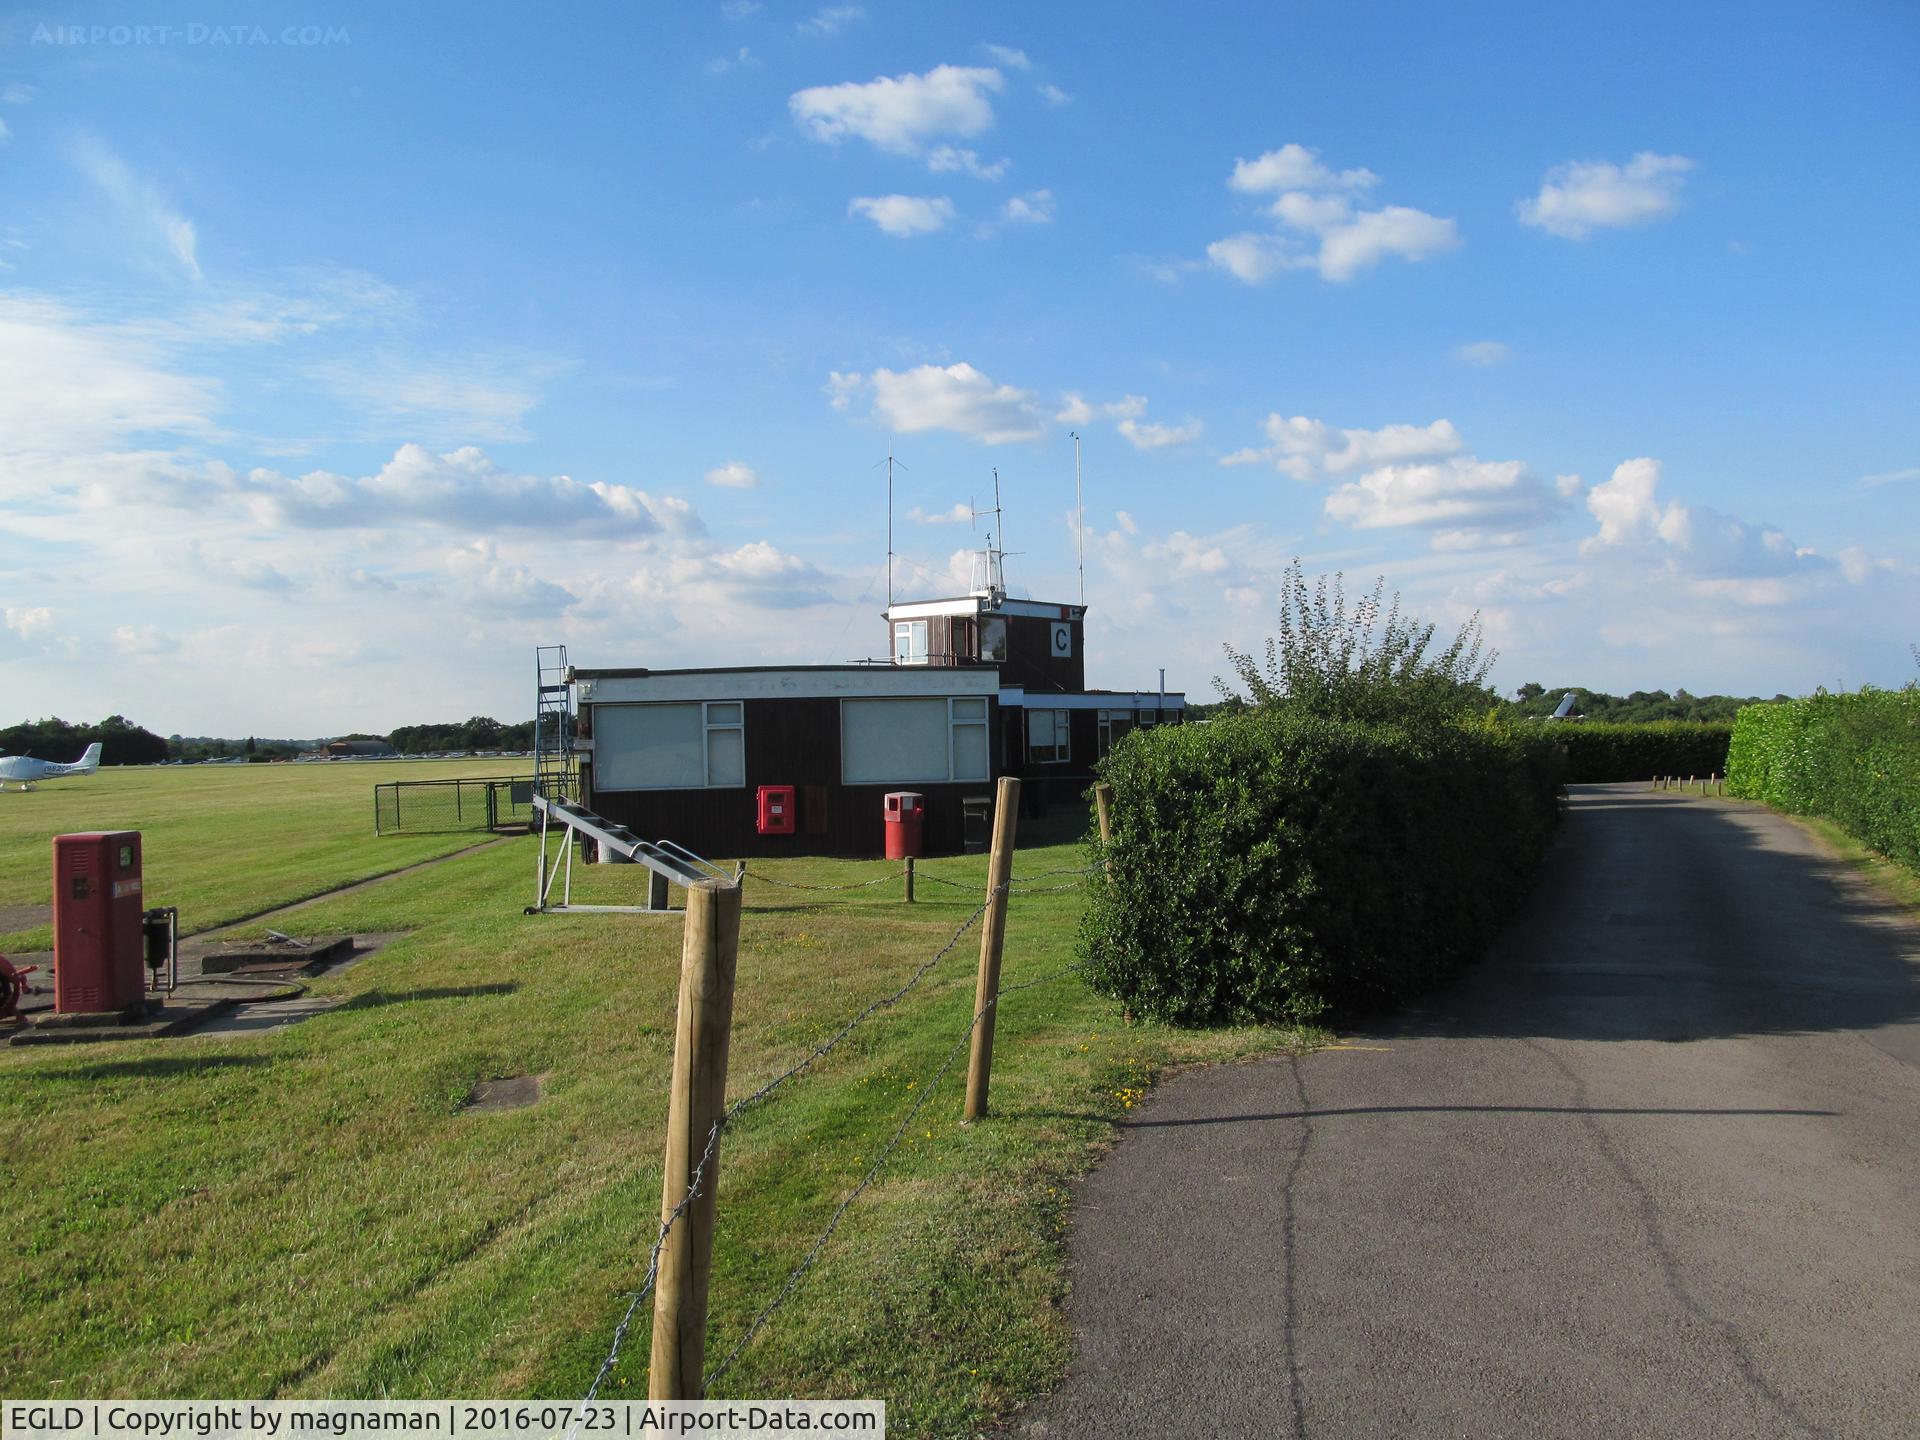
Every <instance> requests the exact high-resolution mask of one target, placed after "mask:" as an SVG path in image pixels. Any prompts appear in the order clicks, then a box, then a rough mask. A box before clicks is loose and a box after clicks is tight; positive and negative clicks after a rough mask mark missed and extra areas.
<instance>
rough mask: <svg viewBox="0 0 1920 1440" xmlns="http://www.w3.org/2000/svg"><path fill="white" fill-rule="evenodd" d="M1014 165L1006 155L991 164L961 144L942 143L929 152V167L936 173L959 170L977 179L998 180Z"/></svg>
mask: <svg viewBox="0 0 1920 1440" xmlns="http://www.w3.org/2000/svg"><path fill="white" fill-rule="evenodd" d="M1012 165H1013V162H1012V161H1011V160H1008V159H1006V158H1005V157H1004V156H1003V157H1002V158H1000V159H998V160H995V161H994V162H992V163H991V164H988V163H987V162H986V161H984V160H982V159H981V158H980V156H979V154H978V153H977V152H975V151H972V150H969V149H967V148H966V147H965V146H961V145H940V146H936V147H935V148H934V149H932V150H929V151H928V152H927V168H928V169H929V170H932V171H934V172H935V173H936V174H949V173H952V172H954V171H958V172H960V173H961V174H963V175H971V176H972V177H973V178H974V179H975V180H998V179H999V178H1000V177H1001V176H1003V175H1005V174H1006V173H1007V171H1008V169H1009V168H1011V166H1012Z"/></svg>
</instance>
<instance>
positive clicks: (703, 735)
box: [596, 700, 747, 795]
mask: <svg viewBox="0 0 1920 1440" xmlns="http://www.w3.org/2000/svg"><path fill="white" fill-rule="evenodd" d="M695 705H698V706H699V707H700V775H701V783H700V784H698V785H635V786H623V787H622V788H621V789H619V790H609V791H608V792H607V793H608V794H610V795H612V794H647V793H650V792H652V791H655V790H744V789H746V787H747V707H746V702H745V701H741V700H640V701H631V702H629V701H623V702H621V703H619V704H617V705H608V706H606V707H605V708H607V709H609V710H666V709H672V710H685V709H690V708H691V707H693V706H695ZM720 705H731V706H733V707H734V708H735V709H736V710H737V711H738V712H739V717H740V718H739V719H737V720H715V719H714V718H713V711H714V708H715V707H716V706H720ZM596 708H598V707H596ZM723 730H732V731H737V732H738V733H739V736H740V778H739V780H737V781H734V782H731V783H727V782H719V783H716V782H715V780H714V778H713V738H712V737H713V735H714V733H715V732H716V731H723Z"/></svg>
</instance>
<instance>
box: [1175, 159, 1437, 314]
mask: <svg viewBox="0 0 1920 1440" xmlns="http://www.w3.org/2000/svg"><path fill="white" fill-rule="evenodd" d="M1379 179H1380V177H1379V176H1377V175H1375V174H1374V173H1373V172H1372V171H1371V170H1364V169H1359V170H1337V171H1336V170H1332V169H1329V168H1328V167H1327V166H1326V165H1324V164H1322V163H1321V161H1320V156H1319V153H1318V152H1317V151H1314V150H1310V149H1308V148H1307V147H1306V146H1304V145H1294V144H1289V145H1283V146H1282V147H1281V148H1280V149H1278V150H1269V151H1268V152H1267V153H1266V154H1264V155H1261V156H1259V157H1258V158H1257V159H1253V160H1247V159H1239V160H1236V161H1235V162H1234V166H1233V173H1232V174H1231V175H1230V176H1228V178H1227V184H1228V186H1229V188H1231V189H1233V190H1237V191H1239V192H1240V193H1241V194H1243V195H1272V196H1273V197H1274V198H1273V200H1272V201H1271V202H1269V204H1268V207H1267V213H1268V214H1269V215H1270V216H1271V217H1272V218H1273V220H1274V222H1275V223H1276V225H1277V227H1278V228H1277V229H1276V231H1275V232H1274V233H1271V234H1261V233H1257V232H1250V231H1243V232H1241V233H1239V234H1237V235H1229V236H1227V237H1226V238H1225V239H1223V240H1216V241H1214V242H1213V244H1211V245H1209V246H1208V247H1207V259H1208V260H1209V261H1211V262H1212V263H1213V264H1214V265H1215V266H1216V267H1217V268H1219V269H1222V270H1225V271H1226V272H1227V273H1228V274H1230V275H1232V276H1233V277H1234V278H1235V279H1237V280H1240V281H1242V282H1244V283H1246V284H1248V285H1259V284H1262V283H1264V282H1265V281H1267V280H1269V279H1271V278H1272V277H1273V276H1274V275H1275V274H1277V273H1278V272H1279V271H1281V270H1298V269H1314V270H1318V271H1319V272H1320V276H1321V278H1322V279H1324V280H1331V281H1335V282H1341V281H1346V280H1351V279H1352V278H1353V277H1354V276H1355V275H1357V274H1359V273H1360V272H1361V271H1362V270H1366V269H1370V268H1371V267H1373V266H1375V265H1377V264H1379V263H1380V262H1381V261H1382V260H1385V259H1388V258H1389V257H1398V258H1399V259H1402V260H1408V261H1418V260H1425V259H1427V258H1429V257H1430V256H1434V255H1438V254H1441V253H1443V252H1444V251H1447V250H1451V249H1453V248H1454V247H1455V246H1457V245H1458V244H1459V243H1460V231H1459V227H1458V226H1457V225H1456V224H1455V223H1454V222H1453V221H1452V220H1448V219H1442V218H1441V217H1439V216H1437V215H1429V214H1428V213H1427V212H1426V211H1424V210H1415V209H1412V208H1411V207H1409V206H1405V205H1386V206H1382V207H1381V208H1380V209H1377V210H1356V209H1355V208H1354V203H1355V200H1356V199H1357V198H1358V197H1359V196H1360V195H1362V194H1363V193H1365V192H1366V191H1368V190H1370V189H1372V188H1373V187H1374V186H1375V185H1377V184H1378V183H1379Z"/></svg>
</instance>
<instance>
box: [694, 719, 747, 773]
mask: <svg viewBox="0 0 1920 1440" xmlns="http://www.w3.org/2000/svg"><path fill="white" fill-rule="evenodd" d="M704 708H705V710H706V714H705V716H704V717H703V718H704V719H705V722H706V731H707V784H708V785H709V786H712V787H715V788H723V787H729V786H734V785H745V784H746V783H747V729H746V706H744V705H742V704H741V703H740V702H739V701H738V700H714V701H709V702H708V703H707V705H706V706H705V707H704Z"/></svg>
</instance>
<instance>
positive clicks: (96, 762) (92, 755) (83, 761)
mask: <svg viewBox="0 0 1920 1440" xmlns="http://www.w3.org/2000/svg"><path fill="white" fill-rule="evenodd" d="M73 768H74V769H76V770H87V771H92V770H98V769H99V768H100V742H99V741H98V740H96V741H94V742H93V744H91V745H89V746H87V753H86V754H84V755H82V756H81V757H80V759H79V760H78V761H77V762H76V763H75V765H74V767H73Z"/></svg>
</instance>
